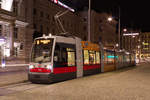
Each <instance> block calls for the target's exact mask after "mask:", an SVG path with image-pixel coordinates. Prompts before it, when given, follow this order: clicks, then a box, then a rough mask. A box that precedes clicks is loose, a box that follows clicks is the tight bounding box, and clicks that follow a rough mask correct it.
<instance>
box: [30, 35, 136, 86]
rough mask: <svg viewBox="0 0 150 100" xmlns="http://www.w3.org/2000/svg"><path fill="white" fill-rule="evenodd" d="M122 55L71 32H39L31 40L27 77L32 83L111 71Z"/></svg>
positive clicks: (49, 81)
mask: <svg viewBox="0 0 150 100" xmlns="http://www.w3.org/2000/svg"><path fill="white" fill-rule="evenodd" d="M102 51H103V52H102ZM124 56H126V55H125V54H124V53H115V51H111V50H103V48H100V46H99V45H98V44H94V43H91V42H88V41H81V39H80V38H78V37H74V36H65V35H64V36H52V35H49V36H43V37H39V38H36V39H35V40H34V43H33V47H32V51H31V59H30V65H29V73H28V79H29V81H31V82H34V83H41V82H42V83H51V82H58V81H63V80H68V79H74V78H79V77H83V76H87V75H92V74H96V73H100V72H107V71H112V70H115V69H119V66H120V64H119V63H118V62H121V60H120V59H123V58H122V57H124ZM133 56H134V55H133ZM129 58H130V59H131V58H132V60H130V61H129V64H128V65H130V64H132V65H133V63H134V61H135V59H134V57H129ZM131 62H132V63H131ZM122 63H126V62H125V61H122ZM124 65H127V64H123V65H122V67H124ZM125 67H126V66H125Z"/></svg>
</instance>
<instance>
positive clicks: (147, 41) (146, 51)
mask: <svg viewBox="0 0 150 100" xmlns="http://www.w3.org/2000/svg"><path fill="white" fill-rule="evenodd" d="M140 40H141V45H140V47H141V58H150V32H143V33H141V35H140Z"/></svg>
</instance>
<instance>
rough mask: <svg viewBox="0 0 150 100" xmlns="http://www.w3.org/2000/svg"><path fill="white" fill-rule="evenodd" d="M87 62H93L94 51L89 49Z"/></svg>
mask: <svg viewBox="0 0 150 100" xmlns="http://www.w3.org/2000/svg"><path fill="white" fill-rule="evenodd" d="M89 62H90V64H95V62H96V59H95V51H89Z"/></svg>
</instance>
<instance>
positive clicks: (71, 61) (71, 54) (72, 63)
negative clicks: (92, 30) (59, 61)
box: [67, 48, 75, 66]
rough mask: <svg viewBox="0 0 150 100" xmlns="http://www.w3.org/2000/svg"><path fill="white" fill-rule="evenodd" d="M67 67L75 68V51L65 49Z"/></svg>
mask: <svg viewBox="0 0 150 100" xmlns="http://www.w3.org/2000/svg"><path fill="white" fill-rule="evenodd" d="M67 55H68V66H75V50H74V49H72V48H67Z"/></svg>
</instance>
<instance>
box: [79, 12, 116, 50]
mask: <svg viewBox="0 0 150 100" xmlns="http://www.w3.org/2000/svg"><path fill="white" fill-rule="evenodd" d="M80 15H81V16H82V17H83V18H84V21H85V23H86V25H87V26H86V27H85V29H86V30H87V32H86V35H84V36H85V37H84V38H85V39H86V40H87V39H88V37H87V36H88V24H87V23H88V13H87V11H84V12H80ZM111 16H112V15H110V14H107V13H97V12H95V11H93V10H92V11H91V32H90V39H91V42H95V43H98V42H99V41H101V42H102V44H103V45H104V47H106V48H111V49H112V48H114V46H115V44H116V43H117V41H116V40H117V34H116V25H117V21H116V20H114V19H113V20H112V21H108V18H109V17H111Z"/></svg>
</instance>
